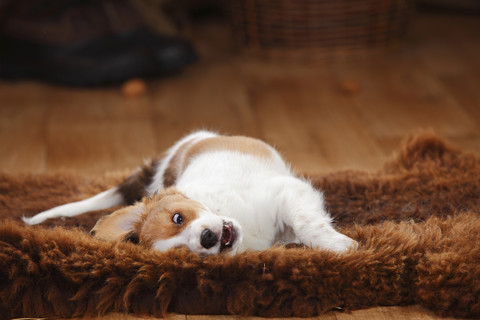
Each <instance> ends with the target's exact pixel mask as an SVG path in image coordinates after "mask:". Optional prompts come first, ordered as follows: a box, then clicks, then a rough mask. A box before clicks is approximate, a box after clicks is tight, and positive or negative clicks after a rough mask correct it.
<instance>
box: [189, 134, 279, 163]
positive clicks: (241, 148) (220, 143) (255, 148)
mask: <svg viewBox="0 0 480 320" xmlns="http://www.w3.org/2000/svg"><path fill="white" fill-rule="evenodd" d="M212 151H233V152H239V153H243V154H247V155H252V156H254V157H259V158H269V157H271V156H272V151H271V150H270V148H269V146H268V145H267V144H266V143H264V142H263V141H261V140H258V139H254V138H249V137H243V136H219V137H213V138H207V139H203V140H201V141H198V142H196V143H194V144H192V145H191V146H190V148H188V150H186V154H185V156H184V157H183V162H182V164H181V168H182V171H183V170H184V169H185V168H186V167H187V166H188V164H189V163H190V161H191V160H192V159H193V158H195V157H196V156H198V155H200V154H202V153H206V152H212Z"/></svg>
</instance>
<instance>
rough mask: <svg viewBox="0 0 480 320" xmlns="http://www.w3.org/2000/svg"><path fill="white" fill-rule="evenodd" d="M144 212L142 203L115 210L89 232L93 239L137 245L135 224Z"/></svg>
mask: <svg viewBox="0 0 480 320" xmlns="http://www.w3.org/2000/svg"><path fill="white" fill-rule="evenodd" d="M144 211H145V206H144V204H143V203H137V204H135V205H132V206H128V207H125V208H122V209H120V210H117V211H115V212H113V213H111V214H109V215H107V216H104V217H102V218H101V219H100V220H98V221H97V224H96V225H95V227H93V229H92V231H91V232H90V233H91V234H92V235H93V236H94V237H95V238H99V239H103V240H110V241H130V242H133V243H138V241H139V240H138V232H137V231H136V230H135V224H136V223H137V222H138V221H139V220H140V218H141V216H142V213H143V212H144Z"/></svg>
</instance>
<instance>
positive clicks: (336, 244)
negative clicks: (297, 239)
mask: <svg viewBox="0 0 480 320" xmlns="http://www.w3.org/2000/svg"><path fill="white" fill-rule="evenodd" d="M314 238H315V240H316V241H315V242H314V243H312V244H313V247H314V248H315V249H319V250H322V249H323V250H330V251H334V252H338V253H343V252H346V251H347V250H349V249H351V248H352V249H357V248H358V242H357V241H355V240H353V239H352V238H349V237H347V236H346V235H344V234H341V233H339V232H337V231H336V230H334V229H333V228H331V229H329V230H323V232H322V234H321V235H318V236H317V237H314Z"/></svg>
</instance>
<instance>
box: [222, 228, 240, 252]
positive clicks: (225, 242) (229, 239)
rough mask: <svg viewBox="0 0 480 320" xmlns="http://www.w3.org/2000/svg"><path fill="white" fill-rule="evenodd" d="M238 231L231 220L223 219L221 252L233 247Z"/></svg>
mask: <svg viewBox="0 0 480 320" xmlns="http://www.w3.org/2000/svg"><path fill="white" fill-rule="evenodd" d="M236 236H237V234H236V231H235V228H234V227H233V224H232V223H231V222H225V221H223V230H222V238H221V239H220V252H222V251H223V250H225V249H227V248H231V247H232V246H233V243H234V242H235V239H236Z"/></svg>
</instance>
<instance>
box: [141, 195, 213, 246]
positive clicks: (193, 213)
mask: <svg viewBox="0 0 480 320" xmlns="http://www.w3.org/2000/svg"><path fill="white" fill-rule="evenodd" d="M143 203H144V206H145V212H144V214H143V215H142V219H141V220H139V221H138V222H137V223H136V225H135V229H136V230H138V234H139V235H140V243H141V244H142V245H145V246H147V247H152V245H153V244H154V243H155V242H156V241H157V240H162V239H168V238H171V237H173V236H175V235H177V234H179V233H180V232H182V231H183V230H184V229H185V228H186V226H187V225H188V224H189V223H190V222H192V221H193V220H195V219H197V218H198V213H199V212H200V211H202V210H205V208H204V207H203V205H201V204H200V203H198V202H197V201H193V200H191V199H189V198H187V197H185V196H184V195H183V194H182V193H180V192H179V191H178V190H176V189H175V188H169V189H167V190H163V191H162V192H160V193H158V194H155V195H154V196H153V197H152V198H147V199H145V200H144V202H143ZM177 212H178V213H180V214H181V215H182V217H183V224H181V225H177V224H175V223H174V222H173V221H172V218H173V215H174V214H175V213H177Z"/></svg>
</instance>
